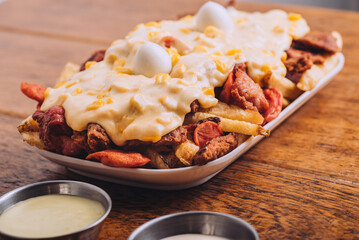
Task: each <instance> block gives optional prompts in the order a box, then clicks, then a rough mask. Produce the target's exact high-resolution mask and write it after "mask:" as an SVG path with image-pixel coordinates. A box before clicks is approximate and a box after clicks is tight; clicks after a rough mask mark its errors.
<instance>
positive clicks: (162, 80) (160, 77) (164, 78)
mask: <svg viewBox="0 0 359 240" xmlns="http://www.w3.org/2000/svg"><path fill="white" fill-rule="evenodd" d="M169 80H171V76H170V75H168V74H167V73H159V74H157V75H156V76H155V82H156V84H166V82H168V81H169Z"/></svg>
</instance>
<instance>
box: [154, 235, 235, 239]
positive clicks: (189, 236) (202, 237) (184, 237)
mask: <svg viewBox="0 0 359 240" xmlns="http://www.w3.org/2000/svg"><path fill="white" fill-rule="evenodd" d="M194 239H195V240H229V239H228V238H223V237H218V236H212V235H203V234H180V235H176V236H171V237H166V238H162V239H161V240H194Z"/></svg>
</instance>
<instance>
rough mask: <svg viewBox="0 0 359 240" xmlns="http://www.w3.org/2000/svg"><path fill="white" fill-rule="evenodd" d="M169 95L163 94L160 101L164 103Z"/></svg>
mask: <svg viewBox="0 0 359 240" xmlns="http://www.w3.org/2000/svg"><path fill="white" fill-rule="evenodd" d="M166 98H167V96H166V95H163V96H162V97H160V98H159V99H158V100H159V101H160V103H162V104H164V103H165V101H166Z"/></svg>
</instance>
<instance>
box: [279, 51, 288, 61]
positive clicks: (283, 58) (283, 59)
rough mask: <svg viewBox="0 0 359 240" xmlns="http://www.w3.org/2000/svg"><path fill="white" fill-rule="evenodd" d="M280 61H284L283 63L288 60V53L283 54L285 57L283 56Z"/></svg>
mask: <svg viewBox="0 0 359 240" xmlns="http://www.w3.org/2000/svg"><path fill="white" fill-rule="evenodd" d="M280 60H282V61H285V60H287V53H286V52H283V55H282V57H281V58H280Z"/></svg>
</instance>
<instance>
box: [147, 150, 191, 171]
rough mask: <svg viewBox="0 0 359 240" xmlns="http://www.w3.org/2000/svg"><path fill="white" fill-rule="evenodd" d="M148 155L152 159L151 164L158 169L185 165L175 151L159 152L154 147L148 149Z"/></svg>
mask: <svg viewBox="0 0 359 240" xmlns="http://www.w3.org/2000/svg"><path fill="white" fill-rule="evenodd" d="M146 155H147V156H148V157H149V158H150V159H151V162H150V164H151V166H152V167H154V168H158V169H170V168H178V167H184V165H183V163H182V162H181V161H180V160H179V159H178V158H177V157H176V155H175V154H174V153H173V152H166V153H163V152H159V151H157V150H155V149H152V148H147V149H146Z"/></svg>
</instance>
